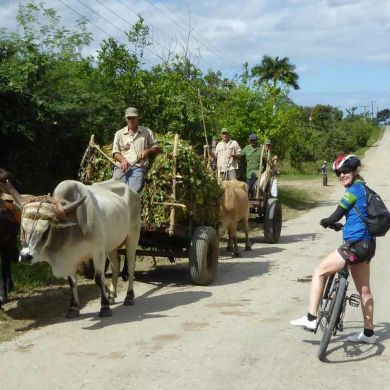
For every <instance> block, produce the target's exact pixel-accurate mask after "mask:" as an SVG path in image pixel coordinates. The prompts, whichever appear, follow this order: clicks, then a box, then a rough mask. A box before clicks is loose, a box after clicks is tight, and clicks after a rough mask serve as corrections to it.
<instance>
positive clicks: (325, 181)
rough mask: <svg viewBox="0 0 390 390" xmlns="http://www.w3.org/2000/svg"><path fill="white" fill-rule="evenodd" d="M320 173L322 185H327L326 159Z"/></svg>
mask: <svg viewBox="0 0 390 390" xmlns="http://www.w3.org/2000/svg"><path fill="white" fill-rule="evenodd" d="M321 173H322V185H323V187H326V186H327V185H328V172H327V169H326V161H325V160H324V162H323V163H322V166H321Z"/></svg>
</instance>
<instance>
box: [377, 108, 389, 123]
mask: <svg viewBox="0 0 390 390" xmlns="http://www.w3.org/2000/svg"><path fill="white" fill-rule="evenodd" d="M376 119H377V121H378V122H379V123H384V124H387V123H389V121H390V110H389V109H388V108H385V109H384V110H381V111H378V112H377V114H376Z"/></svg>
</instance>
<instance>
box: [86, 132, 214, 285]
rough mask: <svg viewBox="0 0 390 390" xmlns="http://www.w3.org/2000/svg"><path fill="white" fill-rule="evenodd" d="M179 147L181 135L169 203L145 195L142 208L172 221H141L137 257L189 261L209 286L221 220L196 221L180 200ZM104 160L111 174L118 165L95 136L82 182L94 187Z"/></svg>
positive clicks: (195, 277)
mask: <svg viewBox="0 0 390 390" xmlns="http://www.w3.org/2000/svg"><path fill="white" fill-rule="evenodd" d="M178 145H179V136H178V135H175V137H174V142H173V150H172V151H171V153H169V154H170V156H169V158H170V160H171V168H170V169H171V179H172V182H171V189H170V190H171V194H169V196H168V199H169V200H168V201H166V200H165V201H156V200H152V201H150V199H145V198H146V196H144V194H143V195H142V196H141V203H142V207H154V208H160V209H161V208H164V209H166V210H168V214H165V215H169V218H167V219H166V220H163V221H161V218H157V217H156V220H158V221H157V222H156V223H155V222H154V221H151V220H150V219H149V220H148V221H144V220H143V221H142V224H141V234H140V240H139V245H138V248H137V252H136V254H137V255H138V256H149V257H152V258H153V260H154V262H155V264H156V258H158V257H164V258H168V259H169V261H170V262H171V263H173V262H174V261H175V259H180V258H188V259H189V274H190V277H191V280H192V282H193V283H194V284H198V285H207V284H210V283H212V282H213V280H214V278H215V275H216V272H217V266H218V258H219V238H218V235H217V232H216V227H217V224H218V221H214V222H215V224H214V226H209V225H208V224H203V223H202V222H204V221H203V220H202V218H200V219H199V218H196V217H195V216H194V213H193V212H190V211H188V210H187V209H188V205H186V204H183V203H179V202H178V201H177V199H178V192H180V189H179V191H178V186H180V183H182V180H183V177H182V176H181V175H180V174H179V173H178V172H177V168H178V167H177V166H178V163H177V160H178ZM96 157H98V158H96ZM99 158H100V160H99ZM102 159H103V160H104V161H105V164H107V162H108V163H109V166H110V171H112V165H116V163H115V161H113V160H112V159H111V157H110V156H109V155H108V153H105V152H104V151H103V150H102V149H101V148H100V147H99V145H97V144H96V143H95V141H94V136H92V137H91V141H90V143H89V146H88V148H87V150H86V152H85V154H84V157H83V159H82V162H81V165H80V172H79V178H80V180H81V181H82V182H83V183H86V184H91V183H92V182H93V181H94V180H91V178H92V177H93V171H94V169H95V168H96V167H95V166H94V164H95V162H96V161H100V164H101V160H102ZM200 161H201V160H200ZM205 169H207V168H205ZM161 175H164V173H161ZM95 177H96V176H95ZM107 178H108V177H107V175H105V176H104V175H103V176H102V175H100V176H99V179H100V180H104V179H107ZM146 185H148V184H146ZM205 201H206V199H205ZM218 212H219V211H218ZM179 217H180V218H179ZM210 225H211V224H210ZM119 253H120V254H124V251H123V250H122V249H119ZM92 266H93V264H92ZM90 267H91V264H90V263H89V264H88V266H84V271H83V274H84V275H85V276H87V277H88V275H91V271H92V270H91V269H90ZM124 268H125V267H124ZM92 274H93V273H92ZM122 276H123V275H122Z"/></svg>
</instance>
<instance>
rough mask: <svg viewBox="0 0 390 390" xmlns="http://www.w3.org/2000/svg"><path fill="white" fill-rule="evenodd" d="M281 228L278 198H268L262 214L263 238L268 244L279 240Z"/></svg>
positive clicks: (280, 208) (280, 209)
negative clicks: (263, 214)
mask: <svg viewBox="0 0 390 390" xmlns="http://www.w3.org/2000/svg"><path fill="white" fill-rule="evenodd" d="M281 230H282V206H281V205H280V202H279V199H276V198H270V199H268V201H267V205H266V208H265V216H264V238H265V241H266V242H268V243H270V244H275V243H276V242H278V241H279V238H280V231H281Z"/></svg>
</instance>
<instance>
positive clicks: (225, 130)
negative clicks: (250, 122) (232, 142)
mask: <svg viewBox="0 0 390 390" xmlns="http://www.w3.org/2000/svg"><path fill="white" fill-rule="evenodd" d="M223 133H227V134H229V131H228V129H227V128H226V127H223V128H222V130H221V134H223Z"/></svg>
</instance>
